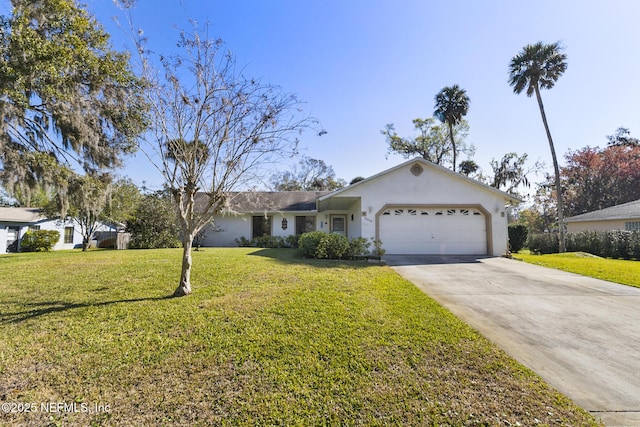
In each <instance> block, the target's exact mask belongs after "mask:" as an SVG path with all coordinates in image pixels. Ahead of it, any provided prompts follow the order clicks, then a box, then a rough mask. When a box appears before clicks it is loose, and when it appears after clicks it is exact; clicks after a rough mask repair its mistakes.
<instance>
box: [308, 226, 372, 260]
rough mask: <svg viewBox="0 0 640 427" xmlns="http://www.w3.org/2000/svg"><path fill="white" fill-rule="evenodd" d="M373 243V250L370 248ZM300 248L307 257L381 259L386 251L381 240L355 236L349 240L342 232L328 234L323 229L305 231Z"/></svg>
mask: <svg viewBox="0 0 640 427" xmlns="http://www.w3.org/2000/svg"><path fill="white" fill-rule="evenodd" d="M371 244H373V250H371V251H369V248H370V247H371ZM298 250H299V251H300V254H301V255H302V256H303V257H305V258H320V259H342V258H349V259H366V258H374V259H380V258H382V256H383V255H384V253H385V251H384V249H382V243H381V242H380V241H379V240H374V239H371V242H369V241H368V240H367V239H366V238H364V237H354V238H353V239H351V240H349V239H347V238H346V237H345V236H343V235H341V234H336V233H332V234H328V233H324V232H322V231H312V232H310V233H304V234H302V235H301V236H300V237H299V238H298Z"/></svg>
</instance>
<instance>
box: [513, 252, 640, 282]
mask: <svg viewBox="0 0 640 427" xmlns="http://www.w3.org/2000/svg"><path fill="white" fill-rule="evenodd" d="M513 257H514V258H516V259H520V260H523V261H525V262H528V263H530V264H537V265H542V266H544V267H550V268H556V269H558V270H563V271H568V272H570V273H576V274H581V275H583V276H589V277H594V278H596V279H602V280H608V281H610V282H615V283H621V284H623V285H629V286H635V287H636V288H640V261H629V260H622V259H609V258H600V257H596V256H593V255H589V254H585V253H583V252H567V253H564V254H549V255H532V254H529V253H527V252H523V253H517V254H513Z"/></svg>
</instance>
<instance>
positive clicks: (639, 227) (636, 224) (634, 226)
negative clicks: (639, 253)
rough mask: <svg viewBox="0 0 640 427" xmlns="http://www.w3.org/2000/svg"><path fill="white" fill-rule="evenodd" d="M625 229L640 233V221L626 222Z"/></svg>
mask: <svg viewBox="0 0 640 427" xmlns="http://www.w3.org/2000/svg"><path fill="white" fill-rule="evenodd" d="M624 229H625V230H628V231H640V221H630V222H625V223H624Z"/></svg>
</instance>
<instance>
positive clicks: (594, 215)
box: [565, 200, 640, 232]
mask: <svg viewBox="0 0 640 427" xmlns="http://www.w3.org/2000/svg"><path fill="white" fill-rule="evenodd" d="M565 221H566V223H567V231H569V232H576V231H584V230H593V231H606V230H640V200H636V201H635V202H629V203H625V204H622V205H618V206H611V207H610V208H606V209H600V210H599V211H594V212H587V213H584V214H581V215H576V216H572V217H571V218H567V219H566V220H565Z"/></svg>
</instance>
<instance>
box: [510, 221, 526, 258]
mask: <svg viewBox="0 0 640 427" xmlns="http://www.w3.org/2000/svg"><path fill="white" fill-rule="evenodd" d="M528 234H529V231H528V230H527V226H526V225H524V224H511V225H509V249H510V250H511V252H518V251H520V250H521V249H522V248H524V245H525V244H526V243H527V235H528Z"/></svg>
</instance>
